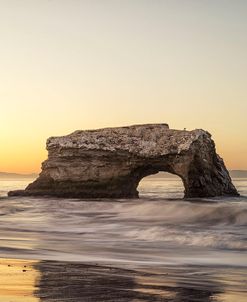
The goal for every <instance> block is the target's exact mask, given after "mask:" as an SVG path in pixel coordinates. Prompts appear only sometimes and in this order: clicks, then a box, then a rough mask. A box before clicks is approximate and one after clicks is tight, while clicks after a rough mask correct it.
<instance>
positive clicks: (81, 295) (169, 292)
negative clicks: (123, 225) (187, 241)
mask: <svg viewBox="0 0 247 302" xmlns="http://www.w3.org/2000/svg"><path fill="white" fill-rule="evenodd" d="M35 268H36V269H37V270H39V271H40V275H41V277H40V279H39V281H38V283H37V284H36V288H37V290H36V291H35V295H36V296H37V297H38V298H39V299H40V301H45V302H48V301H74V302H77V301H87V302H93V301H94V302H95V301H112V302H113V301H126V302H127V301H132V302H134V301H135V302H136V301H168V302H170V301H177V302H180V301H183V302H192V301H200V302H209V301H212V299H213V300H214V301H217V295H218V294H220V293H221V292H222V288H221V286H220V285H219V284H217V283H214V282H212V281H209V276H206V277H204V276H200V277H198V276H196V277H193V278H192V282H191V284H190V281H191V280H187V281H184V282H182V283H179V282H178V283H177V278H179V275H177V274H178V273H179V272H178V271H177V272H173V270H172V269H167V270H166V272H162V273H161V272H152V273H150V272H145V271H134V270H129V269H120V268H113V267H106V266H95V265H85V264H77V263H66V262H59V263H56V262H53V261H48V262H47V261H41V262H39V263H37V264H36V265H35ZM180 273H181V272H180ZM181 277H182V276H181ZM196 280H197V281H196ZM204 281H205V282H204ZM204 283H206V284H207V285H205V284H204Z"/></svg>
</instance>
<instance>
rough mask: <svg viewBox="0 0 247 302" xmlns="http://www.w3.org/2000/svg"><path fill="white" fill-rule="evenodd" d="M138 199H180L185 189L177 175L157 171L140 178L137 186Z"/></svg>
mask: <svg viewBox="0 0 247 302" xmlns="http://www.w3.org/2000/svg"><path fill="white" fill-rule="evenodd" d="M137 191H138V192H139V197H140V198H151V199H159V198H166V199H182V198H183V197H184V191H185V187H184V184H183V180H182V178H181V177H179V176H178V175H175V174H172V173H169V172H163V171H159V172H158V173H155V174H149V175H146V176H144V177H142V178H141V179H140V181H139V183H138V184H137Z"/></svg>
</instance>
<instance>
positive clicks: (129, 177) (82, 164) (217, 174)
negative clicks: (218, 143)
mask: <svg viewBox="0 0 247 302" xmlns="http://www.w3.org/2000/svg"><path fill="white" fill-rule="evenodd" d="M47 150H48V159H47V160H46V161H45V162H44V163H43V164H42V172H41V174H40V176H39V177H38V178H37V179H36V180H35V181H34V182H33V183H31V184H30V185H28V187H27V188H26V189H25V190H24V191H12V192H9V195H10V196H13V195H33V196H44V195H47V196H57V197H76V198H77V197H78V198H135V197H138V191H137V186H138V183H139V182H140V180H141V179H142V178H143V177H145V176H148V175H151V174H155V173H158V172H159V171H166V172H169V173H172V174H176V175H178V176H179V177H181V179H182V181H183V184H184V188H185V191H184V195H185V197H186V198H188V197H209V196H220V195H232V196H236V195H238V193H237V191H236V189H235V187H234V185H233V184H232V182H231V178H230V176H229V173H228V171H227V169H226V167H225V165H224V162H223V160H222V159H221V158H220V157H219V156H218V155H217V154H216V151H215V144H214V142H213V140H212V139H211V135H210V134H209V133H208V132H207V131H204V130H200V129H196V130H192V131H186V130H173V129H169V126H168V125H167V124H147V125H135V126H129V127H118V128H105V129H99V130H87V131H75V132H73V133H72V134H70V135H67V136H62V137H51V138H49V139H48V140H47Z"/></svg>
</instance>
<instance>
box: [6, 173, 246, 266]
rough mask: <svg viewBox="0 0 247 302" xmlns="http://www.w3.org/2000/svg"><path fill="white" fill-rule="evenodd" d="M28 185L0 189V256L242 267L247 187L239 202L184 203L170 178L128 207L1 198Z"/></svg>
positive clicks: (154, 183)
mask: <svg viewBox="0 0 247 302" xmlns="http://www.w3.org/2000/svg"><path fill="white" fill-rule="evenodd" d="M29 182H30V180H19V181H13V180H11V181H8V180H1V181H0V195H1V198H0V256H1V257H14V258H24V259H25V258H32V259H42V260H43V259H52V260H61V261H64V260H69V261H96V262H97V263H117V264H119V265H121V264H124V265H131V266H136V267H138V266H141V265H145V266H152V267H153V266H160V265H163V264H164V265H167V264H172V265H173V264H175V265H177V264H190V265H191V264H193V265H215V264H217V265H231V266H244V267H247V230H246V227H247V197H246V196H247V179H234V184H235V185H236V187H237V188H238V190H239V192H240V194H241V197H237V198H232V197H228V198H211V199H209V198H207V199H194V200H183V199H182V196H183V186H182V183H181V181H180V180H178V179H176V178H171V179H168V178H157V177H156V178H145V179H143V180H142V182H141V183H140V185H139V187H138V189H139V192H140V198H139V199H134V200H107V199H104V200H93V201H84V200H79V199H57V198H30V197H21V198H20V197H11V198H8V197H6V195H7V192H8V191H9V190H13V189H21V188H24V187H25V186H26V185H27V184H28V183H29Z"/></svg>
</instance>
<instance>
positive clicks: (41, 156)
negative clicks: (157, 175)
mask: <svg viewBox="0 0 247 302" xmlns="http://www.w3.org/2000/svg"><path fill="white" fill-rule="evenodd" d="M246 31H247V2H245V1H240V0H239V1H228V0H226V1H223V0H219V1H204V0H202V1H196V0H188V1H181V0H180V1H179V0H174V1H169V0H164V1H159V0H157V1H148V0H132V1H130V0H126V1H118V0H115V1H114V0H104V1H100V0H94V1H91V0H84V1H78V0H70V1H67V0H53V1H49V0H43V1H31V0H23V1H18V0H9V1H2V2H1V3H0V35H1V48H0V64H1V69H0V83H1V85H0V105H1V107H0V108H1V111H0V120H1V127H0V145H1V148H0V171H6V172H18V173H32V172H39V171H40V166H41V162H42V161H44V160H45V159H46V157H47V152H46V150H45V142H46V139H47V138H48V137H50V136H56V135H66V134H69V133H71V132H73V131H75V130H77V129H92V128H101V127H115V126H124V125H131V124H144V123H168V124H169V126H170V128H173V129H183V128H185V127H186V128H187V129H188V130H192V129H195V128H202V129H205V130H208V131H209V132H210V133H211V134H212V136H213V139H214V140H215V142H216V147H217V151H218V153H219V154H220V155H221V156H222V157H223V158H224V160H225V163H226V165H227V167H228V168H229V169H241V170H243V169H247V156H246V154H247V135H246V130H247V118H246V112H247V100H246V98H247V83H246V82H247V56H246V53H247V35H246Z"/></svg>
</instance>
